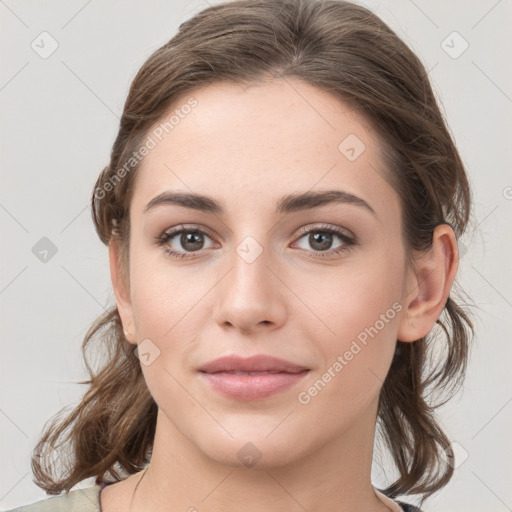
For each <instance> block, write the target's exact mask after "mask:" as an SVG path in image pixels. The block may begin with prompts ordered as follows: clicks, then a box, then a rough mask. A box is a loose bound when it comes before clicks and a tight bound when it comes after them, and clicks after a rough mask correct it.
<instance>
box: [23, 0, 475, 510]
mask: <svg viewBox="0 0 512 512" xmlns="http://www.w3.org/2000/svg"><path fill="white" fill-rule="evenodd" d="M470 199H471V195H470V189H469V185H468V180H467V177H466V174H465V170H464V168H463V165H462V162H461V159H460V157H459V154H458V152H457V149H456V147H455V145H454V143H453V140H452V138H451V137H450V134H449V131H448V129H447V127H446V125H445V123H444V120H443V117H442V115H441V113H440V111H439V108H438V105H437V103H436V100H435V97H434V94H433V92H432V89H431V86H430V83H429V80H428V76H427V73H426V71H425V69H424V67H423V65H422V64H421V62H420V61H419V59H418V58H417V57H416V56H415V55H414V53H413V52H412V51H411V50H410V49H409V48H408V47H407V46H406V45H405V44H404V42H402V41H401V40H400V39H399V38H398V37H397V35H396V34H395V33H394V32H393V31H392V30H391V29H390V28H389V27H388V26H387V25H385V24H384V23H383V22H382V21H381V20H380V19H379V18H378V17H376V16H375V15H374V14H372V13H371V12H370V11H368V10H367V9H365V8H363V7H360V6H357V5H354V4H351V3H348V2H342V1H337V0H326V1H319V2H317V1H313V0H280V1H279V2H276V1H275V0H236V1H231V2H227V3H224V4H221V5H215V6H213V7H209V8H207V9H205V10H204V11H202V12H200V13H199V14H197V15H196V16H194V17H193V18H192V19H190V20H189V21H187V22H186V23H184V24H182V25H181V26H180V30H179V32H178V34H177V35H176V36H175V37H173V38H172V39H171V40H170V41H169V42H168V43H167V44H165V45H164V46H163V47H162V48H160V49H159V50H157V51H156V52H155V53H154V54H153V55H152V56H151V57H150V58H149V59H148V60H147V62H146V63H145V64H144V65H143V66H142V68H141V69H140V71H139V72H138V74H137V76H136V77H135V79H134V81H133V83H132V86H131V88H130V92H129V95H128V98H127V101H126V104H125V107H124V112H123V115H122V118H121V122H120V128H119V133H118V136H117V139H116V141H115V143H114V146H113V148H112V152H111V158H110V163H109V165H108V166H107V167H106V168H105V169H104V170H103V172H102V173H101V175H100V176H99V178H98V180H97V183H96V185H95V188H94V191H93V195H92V213H93V219H94V223H95V227H96V230H97V232H98V234H99V236H100V238H101V240H102V241H103V242H104V243H105V244H106V245H107V246H108V248H109V257H110V270H111V276H112V285H113V288H114V292H115V297H116V305H115V307H113V308H112V309H111V310H110V311H109V312H108V314H106V315H104V316H102V317H101V318H99V319H98V320H97V322H95V324H94V325H93V326H92V327H91V328H90V330H89V332H88V333H87V335H86V337H85V340H84V344H83V349H84V356H85V355H86V354H85V349H86V348H87V347H90V346H91V343H92V342H93V340H98V341H99V342H100V343H101V345H102V346H101V348H100V349H99V350H101V351H103V352H104V353H105V354H106V362H105V364H104V365H103V367H102V368H101V369H100V370H99V371H97V372H96V371H94V370H93V369H91V368H90V366H89V365H88V368H89V371H90V374H91V379H90V380H87V381H86V382H85V383H86V384H88V385H89V389H88V391H87V392H86V393H85V395H84V397H83V400H82V402H81V403H80V404H79V405H78V406H77V408H76V409H75V410H73V411H72V413H71V414H70V415H69V416H68V417H67V418H65V419H64V420H62V419H61V418H58V419H56V420H55V422H54V424H52V425H51V426H49V427H48V428H47V429H46V430H45V432H44V435H43V437H42V439H41V441H40V443H39V444H38V446H37V447H36V450H35V453H34V457H33V460H32V467H33V471H34V475H35V477H36V483H37V484H38V485H39V486H40V487H41V488H43V489H45V490H46V491H47V493H48V494H58V493H61V492H62V491H65V494H64V495H63V496H59V497H53V498H49V499H47V500H43V501H40V502H38V503H35V504H31V505H28V506H25V507H21V508H19V509H16V510H23V511H26V512H36V511H42V510H46V508H45V507H49V508H51V509H52V510H60V509H62V510H70V509H71V507H75V508H74V510H81V509H83V510H102V511H103V512H113V511H127V512H138V511H143V510H151V511H153V512H159V511H163V510H188V511H195V510H199V511H201V510H209V511H220V510H235V509H237V510H240V509H243V510H244V511H249V512H251V511H253V510H254V511H256V510H258V511H261V510H265V511H278V510H297V511H299V510H309V511H313V510H314V511H315V512H318V511H322V512H323V511H333V510H336V511H352V510H364V511H368V512H377V511H390V510H391V511H400V510H406V511H411V510H420V508H421V507H422V505H423V503H424V502H425V500H426V499H427V498H428V497H429V496H431V495H432V494H433V493H435V492H436V491H438V490H439V489H441V488H443V487H444V486H445V485H446V484H447V483H448V482H449V480H450V478H451V476H452V474H453V463H452V459H453V450H452V448H451V446H450V440H449V439H448V438H447V437H446V435H445V434H444V432H443V431H442V429H441V428H440V426H439V424H438V423H437V421H436V418H435V415H434V411H435V408H436V406H438V403H436V402H435V401H434V400H433V399H432V395H431V392H432V390H436V391H444V392H446V391H447V390H448V391H451V392H452V393H453V392H454V391H455V390H456V389H457V387H458V386H459V385H460V383H461V382H462V380H463V377H464V372H465V369H466V364H467V359H468V353H469V342H470V334H471V332H472V323H471V320H470V318H469V317H468V315H467V314H466V313H465V312H464V310H463V308H462V307H461V305H459V304H457V302H456V301H455V300H454V298H453V295H451V291H452V286H453V284H454V280H455V276H456V272H457V267H458V249H457V239H458V237H460V236H461V234H462V233H463V232H464V230H465V228H466V225H467V223H468V219H469V217H470V206H471V200H470ZM189 244H190V247H189ZM438 335H439V336H438ZM437 337H441V338H442V339H441V343H443V344H444V346H445V348H446V351H445V352H444V353H443V354H442V355H440V352H439V351H437V352H434V350H433V347H434V346H435V343H434V342H435V341H436V339H437ZM86 362H87V360H86ZM377 425H378V427H379V428H378V429H377V428H376V427H377ZM376 431H377V432H378V435H377V436H376ZM376 439H377V440H381V441H384V443H385V444H386V447H387V448H388V449H389V451H390V453H391V456H392V459H393V461H394V463H395V466H396V467H395V470H397V471H398V477H397V478H396V479H395V480H394V481H391V482H390V484H389V485H388V487H386V488H385V489H377V488H376V487H374V486H373V485H372V482H371V469H372V458H373V448H374V442H375V440H376ZM55 450H57V451H55ZM57 453H58V456H59V459H60V460H63V459H64V457H65V455H66V454H68V455H69V458H68V461H67V462H68V464H67V466H66V470H65V471H64V472H63V473H61V474H58V472H57V470H58V468H57V467H53V466H52V465H51V464H50V461H51V459H52V454H57ZM389 469H392V468H389ZM89 477H95V483H96V485H94V486H92V487H89V488H86V489H75V490H73V491H71V492H69V491H70V490H71V488H72V487H74V486H75V485H76V484H78V483H79V482H81V481H82V480H84V479H86V478H89ZM413 494H417V495H419V496H420V503H419V507H420V508H417V507H414V506H412V505H410V504H407V503H406V501H403V500H402V499H398V498H397V497H398V496H406V497H407V496H408V495H413ZM58 507H60V508H58Z"/></svg>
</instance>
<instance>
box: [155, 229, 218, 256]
mask: <svg viewBox="0 0 512 512" xmlns="http://www.w3.org/2000/svg"><path fill="white" fill-rule="evenodd" d="M180 228H181V229H180ZM180 228H174V229H171V230H169V231H165V232H164V233H162V234H161V235H160V236H159V237H158V238H157V239H156V240H155V242H154V243H155V244H156V245H158V246H163V245H165V244H168V245H167V246H166V247H165V249H164V252H165V254H167V255H168V256H171V257H173V258H188V257H191V255H190V254H188V253H190V252H192V253H193V252H197V251H201V250H202V249H203V248H204V238H205V237H206V238H210V237H209V236H208V235H207V234H206V233H205V232H204V231H202V230H200V229H196V228H186V227H185V226H184V225H181V226H180ZM178 235H180V236H179V237H178ZM173 239H176V240H173ZM169 242H171V243H170V244H169ZM169 246H170V247H169ZM173 246H174V248H173ZM179 246H181V248H182V249H184V251H185V252H181V251H178V250H176V248H179ZM192 257H193V256H192Z"/></svg>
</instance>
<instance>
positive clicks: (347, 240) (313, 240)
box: [296, 225, 356, 258]
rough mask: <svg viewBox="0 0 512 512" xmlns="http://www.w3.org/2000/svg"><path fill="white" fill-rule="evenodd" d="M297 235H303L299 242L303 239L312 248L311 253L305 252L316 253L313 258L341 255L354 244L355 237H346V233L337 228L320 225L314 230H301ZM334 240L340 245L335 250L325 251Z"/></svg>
mask: <svg viewBox="0 0 512 512" xmlns="http://www.w3.org/2000/svg"><path fill="white" fill-rule="evenodd" d="M299 234H301V235H303V236H302V237H301V238H300V239H299V240H302V239H305V240H306V243H307V244H309V246H310V247H312V248H313V251H309V250H308V249H305V250H308V252H314V253H317V254H316V255H315V256H314V257H315V258H325V257H328V256H333V255H336V254H341V253H343V252H345V251H348V250H349V249H350V247H351V246H352V245H355V244H356V240H355V237H353V236H350V235H348V233H346V232H345V231H344V230H343V229H341V228H338V227H337V226H329V225H322V226H316V227H314V228H302V229H301V230H300V231H299ZM335 238H338V239H339V240H341V244H340V245H338V247H337V248H335V249H331V250H327V249H330V248H331V247H332V244H333V240H334V239H335ZM296 243H297V242H296Z"/></svg>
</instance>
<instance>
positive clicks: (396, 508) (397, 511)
mask: <svg viewBox="0 0 512 512" xmlns="http://www.w3.org/2000/svg"><path fill="white" fill-rule="evenodd" d="M115 483H116V482H101V483H100V484H99V485H98V484H96V485H98V487H99V490H98V506H99V512H103V509H102V507H101V491H103V489H105V487H107V485H112V484H115ZM373 490H374V492H375V495H376V496H377V498H379V500H380V501H382V502H383V503H384V504H385V505H386V506H388V507H389V508H390V509H391V510H392V512H403V508H402V507H401V506H400V505H399V504H398V503H397V502H396V501H394V500H392V499H391V498H389V497H388V496H386V495H385V494H384V493H382V492H380V491H379V490H378V489H376V488H375V487H374V488H373Z"/></svg>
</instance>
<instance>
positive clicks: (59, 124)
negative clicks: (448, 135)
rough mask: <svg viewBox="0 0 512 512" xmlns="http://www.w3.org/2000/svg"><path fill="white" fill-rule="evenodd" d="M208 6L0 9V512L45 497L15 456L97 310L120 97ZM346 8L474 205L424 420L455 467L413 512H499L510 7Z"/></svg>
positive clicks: (59, 386) (511, 343) (507, 450)
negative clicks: (455, 337)
mask: <svg viewBox="0 0 512 512" xmlns="http://www.w3.org/2000/svg"><path fill="white" fill-rule="evenodd" d="M208 3H211V4H214V3H218V2H213V1H212V2H207V1H206V0H201V1H199V0H197V1H193V2H190V1H188V0H179V1H176V0H173V1H170V0H168V1H157V0H151V1H145V2H135V1H133V0H130V1H127V0H123V1H121V0H108V1H101V2H100V1H99V0H88V1H87V0H72V1H70V0H66V1H64V0H50V1H47V2H44V3H43V2H38V1H36V0H30V1H28V0H24V1H19V0H0V23H1V27H0V38H1V59H0V62H1V64H0V66H1V67H0V102H1V107H0V108H1V115H0V122H1V185H0V225H1V253H0V254H1V264H0V303H1V368H0V377H1V397H0V430H1V445H0V448H1V457H0V464H1V466H0V507H1V508H2V510H5V509H8V508H13V507H15V506H20V505H22V504H27V503H30V502H34V501H36V500H39V499H43V498H45V497H46V495H45V493H44V492H43V491H42V489H40V488H39V487H37V486H36V485H35V484H34V483H33V481H32V473H31V470H30V454H31V450H32V449H33V447H34V445H35V443H36V441H37V439H38V437H39V435H40V433H41V430H42V427H43V425H44V423H45V422H46V421H48V420H49V419H50V418H51V417H52V416H53V415H54V414H55V413H57V412H58V411H59V410H61V409H62V408H63V407H67V406H72V405H73V404H76V403H77V402H78V401H79V400H80V397H81V396H82V394H83V393H84V391H85V386H80V385H78V384H77V382H78V381H79V380H82V379H85V378H87V377H88V374H87V372H86V370H85V365H84V364H83V361H82V355H81V351H80V345H81V343H82V339H83V336H84V334H85V332H86V331H87V328H88V327H89V326H90V324H91V323H92V322H93V321H94V320H95V319H96V318H97V317H98V316H99V315H100V314H101V313H102V312H103V311H104V310H105V309H106V308H107V307H108V306H110V305H111V304H113V293H112V290H111V283H110V275H109V268H108V253H107V249H106V247H105V246H104V245H102V244H101V242H100V241H99V239H98V238H97V236H96V233H95V231H94V228H93V224H92V220H91V215H90V207H89V198H90V194H91V192H92V188H93V185H94V183H95V180H96V177H97V175H98V173H99V172H100V171H101V169H102V168H103V167H104V166H105V165H106V164H107V162H108V157H109V152H110V148H111V145H112V143H113V141H114V138H115V136H116V133H117V128H118V121H119V116H120V114H121V111H122V106H123V104H124V101H125V98H126V94H127V91H128V87H129V84H130V82H131V80H132V79H133V77H134V75H135V73H136V71H137V70H138V69H139V67H140V66H141V65H142V63H143V62H144V61H145V60H146V59H147V57H148V56H149V55H150V54H151V53H152V52H153V51H154V50H156V49H157V48H158V47H160V46H161V45H162V44H163V43H165V42H166V41H167V40H169V39H170V38H171V37H172V36H173V35H174V34H175V32H176V31H177V28H178V26H179V25H180V24H181V23H182V22H183V21H185V20H186V19H188V18H189V17H190V16H191V15H193V14H195V13H196V12H198V11H200V10H202V9H203V8H205V7H207V6H208ZM361 3H363V4H364V5H366V6H368V7H370V8H371V9H372V10H374V11H375V12H376V13H377V14H378V15H380V16H381V17H382V18H383V19H384V20H385V21H386V22H387V23H389V24H390V25H391V27H392V28H393V29H395V30H396V31H397V32H398V34H399V35H400V36H402V37H403V38H404V40H405V41H406V42H407V43H408V44H409V45H410V46H411V47H412V48H413V50H415V51H416V52H417V54H418V55H419V56H420V58H421V59H422V60H423V62H424V63H425V66H426V68H427V69H428V70H429V72H430V77H431V80H432V83H433V86H434V88H435V90H436V94H437V95H438V98H439V101H440V103H441V107H442V109H443V112H444V113H445V115H446V118H447V120H448V123H449V126H450V129H451V131H452V133H453V135H454V138H455V140H456V143H457V145H458V147H459V150H460V152H461V155H462V158H463V160H464V163H465V164H466V166H467V171H468V173H469V176H470V180H471V185H472V188H473V192H474V200H475V202H474V208H475V222H474V229H472V230H471V232H470V233H468V236H466V237H464V238H463V239H462V240H461V247H462V259H461V264H460V268H459V273H458V278H457V279H458V282H459V283H460V284H461V285H462V286H463V288H464V289H465V290H466V291H467V293H468V294H469V295H470V297H471V298H472V299H473V301H474V303H475V304H476V305H477V307H478V311H477V313H478V317H477V318H476V319H475V322H476V338H475V344H474V348H473V351H472V357H471V362H470V365H469V368H468V373H467V378H466V382H465V385H464V388H463V390H462V391H461V392H460V393H459V394H458V395H456V397H455V398H454V399H453V401H452V402H450V403H449V405H447V406H445V407H443V408H442V409H441V411H440V413H441V416H440V418H441V422H442V425H443V427H444V428H445V430H446V432H447V434H448V436H449V437H450V439H451V440H453V441H454V442H455V443H457V444H456V446H457V449H458V450H462V451H460V453H462V454H466V455H465V456H464V457H462V458H461V457H459V459H460V460H461V461H462V462H461V463H460V464H459V465H458V466H457V468H456V470H455V474H454V477H453V479H452V480H451V482H450V483H449V484H448V486H447V487H446V488H445V489H444V490H442V491H441V492H439V493H438V494H437V495H436V496H435V497H434V498H433V499H431V500H430V501H429V502H427V505H426V506H425V507H424V509H425V511H427V512H435V511H453V512H456V511H464V512H470V511H475V512H476V511H483V510H485V511H486V512H502V511H506V510H512V487H511V486H510V482H512V471H511V462H510V460H511V455H512V449H511V448H512V438H511V436H510V431H511V423H512V421H511V420H512V403H511V402H512V380H511V378H510V373H511V372H510V364H511V359H512V358H511V354H512V340H511V332H512V320H511V318H512V287H511V286H510V285H511V274H512V272H511V264H510V261H511V258H510V255H511V254H512V237H511V236H510V234H511V225H512V215H511V213H512V174H511V171H510V169H511V163H512V158H511V145H512V133H511V132H512V128H511V112H512V67H511V65H510V48H511V47H512V30H511V21H512V2H511V1H510V0H478V1H476V0H473V1H468V0H464V1H463V0H459V1H451V2H446V1H442V0H436V1H426V0H415V1H412V0H386V1H380V2H379V1H369V0H368V1H365V2H361ZM41 248H43V249H41ZM41 251H43V252H44V251H47V253H45V254H46V259H44V258H43V259H41V258H42V256H41ZM43 260H44V261H43ZM456 453H457V452H456ZM464 458H465V460H462V459H464ZM382 476H383V475H381V474H376V475H375V479H376V481H374V485H378V484H380V483H381V482H380V481H379V480H380V478H382ZM89 485H93V481H92V479H90V480H86V481H84V482H83V483H82V484H80V487H85V486H89ZM311 512H312V511H311Z"/></svg>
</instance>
